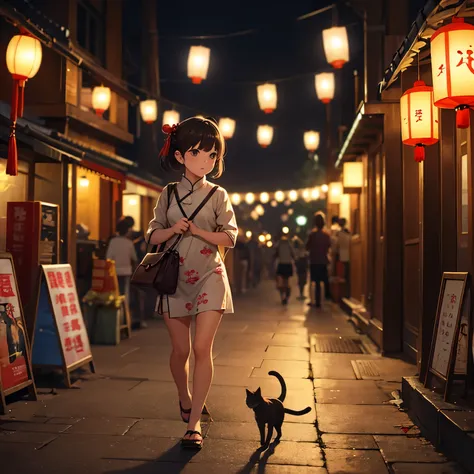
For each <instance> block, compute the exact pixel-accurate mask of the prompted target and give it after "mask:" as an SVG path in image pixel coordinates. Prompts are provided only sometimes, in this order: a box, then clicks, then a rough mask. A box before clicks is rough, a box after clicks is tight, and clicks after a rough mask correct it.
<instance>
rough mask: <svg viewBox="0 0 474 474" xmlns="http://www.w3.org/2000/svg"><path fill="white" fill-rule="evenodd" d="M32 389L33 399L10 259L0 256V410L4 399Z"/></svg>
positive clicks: (6, 255) (14, 278) (13, 271)
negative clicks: (14, 393) (19, 391)
mask: <svg viewBox="0 0 474 474" xmlns="http://www.w3.org/2000/svg"><path fill="white" fill-rule="evenodd" d="M28 386H31V390H30V394H31V395H32V396H33V398H34V399H35V398H36V392H35V388H34V382H33V378H32V375H31V370H30V361H29V345H28V335H27V333H26V329H25V322H24V318H23V313H22V307H21V303H20V299H19V297H18V285H17V281H16V275H15V269H14V265H13V259H12V257H11V255H10V254H0V393H1V397H0V398H1V402H0V408H2V411H3V407H4V405H5V403H4V397H5V395H9V394H11V393H13V392H16V391H18V390H21V389H22V388H25V387H28Z"/></svg>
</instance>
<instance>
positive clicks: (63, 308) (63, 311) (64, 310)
mask: <svg viewBox="0 0 474 474" xmlns="http://www.w3.org/2000/svg"><path fill="white" fill-rule="evenodd" d="M61 314H62V316H63V318H65V317H66V316H69V308H68V307H67V306H61Z"/></svg>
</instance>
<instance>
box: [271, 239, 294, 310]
mask: <svg viewBox="0 0 474 474" xmlns="http://www.w3.org/2000/svg"><path fill="white" fill-rule="evenodd" d="M275 258H276V261H277V270H276V283H277V289H278V291H279V292H280V298H281V304H283V305H286V304H288V300H289V299H290V295H291V287H290V278H291V277H292V276H293V262H294V261H295V250H294V248H293V244H292V243H291V242H290V240H289V239H288V236H287V235H285V234H283V233H281V234H280V238H279V239H278V242H277V243H276V245H275Z"/></svg>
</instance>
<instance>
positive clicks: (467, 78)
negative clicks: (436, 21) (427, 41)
mask: <svg viewBox="0 0 474 474" xmlns="http://www.w3.org/2000/svg"><path fill="white" fill-rule="evenodd" d="M473 45H474V26H473V25H470V24H468V23H464V19H463V18H457V17H453V22H452V23H451V24H449V25H446V26H443V27H442V28H440V29H439V30H438V31H436V33H435V34H434V35H433V36H432V37H431V71H432V75H433V94H434V105H436V107H440V108H442V109H454V110H456V125H457V127H458V128H468V127H469V107H472V106H474V57H473V53H472V49H473V48H472V47H473Z"/></svg>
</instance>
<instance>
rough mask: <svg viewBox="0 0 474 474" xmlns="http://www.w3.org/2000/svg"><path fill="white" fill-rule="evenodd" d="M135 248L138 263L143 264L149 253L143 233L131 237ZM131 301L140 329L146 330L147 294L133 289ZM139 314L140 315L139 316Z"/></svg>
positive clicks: (139, 232)
mask: <svg viewBox="0 0 474 474" xmlns="http://www.w3.org/2000/svg"><path fill="white" fill-rule="evenodd" d="M131 239H132V242H133V246H134V247H135V252H136V254H137V257H138V261H139V262H141V261H142V260H143V259H144V258H145V255H146V253H147V243H146V240H145V234H144V232H143V231H138V232H133V233H132V235H131ZM131 300H132V301H133V303H132V307H133V308H136V310H137V311H135V312H134V313H135V316H136V318H135V321H137V320H138V324H139V327H140V329H146V328H147V327H148V324H147V322H146V320H145V318H146V293H145V292H144V291H143V290H142V289H141V288H138V287H133V288H132V290H131ZM137 312H138V314H137Z"/></svg>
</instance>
